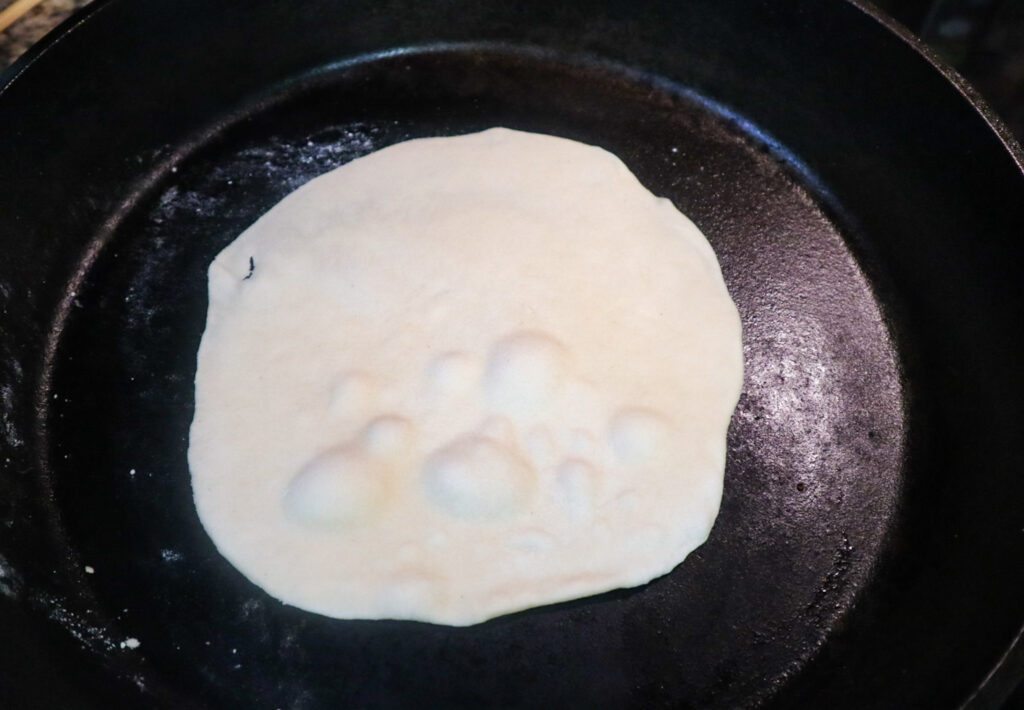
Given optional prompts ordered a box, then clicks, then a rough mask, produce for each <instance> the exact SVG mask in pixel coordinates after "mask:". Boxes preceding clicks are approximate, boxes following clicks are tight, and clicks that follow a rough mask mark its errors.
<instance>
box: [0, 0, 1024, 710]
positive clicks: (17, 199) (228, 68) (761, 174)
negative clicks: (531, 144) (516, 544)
mask: <svg viewBox="0 0 1024 710" xmlns="http://www.w3.org/2000/svg"><path fill="white" fill-rule="evenodd" d="M921 52H922V50H921V49H920V47H918V46H917V45H915V44H914V43H913V42H912V41H910V40H909V39H908V38H907V36H906V35H905V34H902V33H901V31H900V30H899V29H898V28H894V27H886V26H885V22H884V20H880V19H879V18H877V17H876V16H875V14H874V12H873V11H872V10H871V9H870V7H867V6H865V7H859V6H857V5H854V4H848V3H846V2H840V1H838V0H832V1H823V0H806V1H798V0H789V1H785V2H783V1H780V0H774V1H772V2H767V1H765V2H755V1H752V0H748V1H746V2H743V1H740V0H704V1H697V0H690V1H688V2H684V1H682V0H677V1H674V2H668V1H665V2H656V1H653V0H652V1H649V2H604V3H600V4H591V3H586V2H581V1H579V0H560V1H557V2H552V0H520V1H517V2H507V1H505V2H503V1H500V0H481V1H477V2H461V1H457V0H438V1H436V2H425V1H422V0H421V1H416V0H350V1H347V2H341V1H338V2H332V1H328V0H303V1H302V2H283V1H278V0H249V1H248V2H244V3H243V2H229V1H227V0H222V1H216V2H213V1H211V0H131V1H129V0H107V1H105V2H104V1H102V0H101V1H100V2H97V3H96V4H94V5H93V6H91V7H90V8H89V9H88V11H86V12H85V13H83V14H81V15H78V16H76V17H75V18H73V20H72V21H70V22H69V23H68V24H66V25H64V26H63V27H62V28H61V29H60V31H59V32H57V33H56V34H54V35H52V36H51V37H50V38H48V40H47V41H46V42H44V43H43V45H41V46H40V47H38V48H36V49H35V50H34V51H33V52H31V53H30V55H29V56H28V57H27V58H25V59H23V60H22V61H21V62H19V63H18V64H17V65H15V66H14V67H12V68H11V69H10V70H8V72H7V73H6V74H5V75H4V76H3V80H2V83H0V306H2V313H3V315H2V318H3V320H2V329H3V334H2V339H0V445H2V457H0V463H2V466H3V468H2V470H3V473H2V476H0V707H2V708H9V709H12V710H25V709H28V708H61V709H69V710H75V709H78V708H104V709H109V708H121V707H125V708H150V707H153V708H175V709H177V708H211V709H217V710H231V709H235V708H237V709H239V710H242V709H244V710H254V709H257V708H259V709H264V708H265V709H268V710H271V709H273V708H291V709H294V710H300V709H302V710H312V709H314V708H332V709H337V708H412V707H424V708H492V707H493V708H562V707H574V708H638V709H641V708H643V709H646V708H718V709H721V708H755V707H757V708H803V707H815V708H857V709H863V708H958V707H966V708H971V709H972V710H974V709H976V708H992V707H996V706H997V705H998V704H999V702H1000V701H1001V699H1002V698H1003V697H1005V695H1006V694H1007V693H1008V692H1009V689H1010V688H1011V687H1012V686H1013V684H1014V683H1015V682H1016V681H1017V680H1018V679H1019V678H1020V677H1021V675H1022V674H1024V650H1022V649H1021V648H1020V646H1021V643H1020V642H1018V638H1019V632H1020V629H1021V625H1022V623H1024V466H1022V443H1024V436H1022V433H1024V427H1022V424H1021V422H1022V421H1024V419H1022V416H1021V406H1022V403H1024V383H1022V378H1021V375H1020V372H1021V367H1022V364H1024V347H1022V338H1021V335H1020V326H1021V320H1022V313H1024V295H1022V287H1021V282H1022V281H1021V280H1022V277H1021V273H1022V272H1021V266H1022V263H1021V256H1022V254H1024V245H1022V240H1024V176H1022V172H1021V164H1020V153H1019V152H1017V153H1014V148H1013V147H1012V146H1010V145H1008V142H1009V141H1008V139H1007V138H1006V134H1005V133H1000V131H999V130H998V127H993V125H992V124H993V119H992V118H991V116H990V115H988V114H987V113H986V112H985V110H984V109H983V108H979V107H978V106H977V105H976V104H975V105H972V103H971V100H970V95H969V93H966V90H965V89H964V88H963V86H962V85H961V83H960V82H959V79H958V78H957V77H955V76H953V75H952V74H951V73H950V72H948V70H944V69H942V68H937V67H936V66H933V64H932V63H931V61H930V60H929V59H928V58H927V57H926V56H922V53H921ZM965 94H966V95H965ZM492 125H504V126H510V127H514V128H520V129H525V130H532V131H541V132H547V133H552V134H556V135H562V136H568V137H571V138H575V139H579V140H582V141H586V142H588V143H594V144H597V145H601V146H604V147H605V148H608V149H609V150H612V151H614V152H615V153H616V154H618V155H619V156H621V157H622V158H623V160H625V161H626V163H628V164H629V166H630V167H631V168H632V169H633V170H634V171H635V172H636V174H637V175H638V176H639V177H640V178H641V180H642V181H643V182H644V183H645V184H646V185H647V186H648V187H649V188H650V189H652V190H653V191H654V192H655V193H658V194H660V195H666V196H668V197H670V198H671V199H673V200H674V201H675V202H676V204H677V205H678V206H679V207H680V208H681V209H682V210H684V211H685V212H686V213H687V214H689V215H690V216H691V217H692V218H693V219H694V220H695V221H696V222H697V224H698V225H699V226H700V227H701V228H702V229H703V230H704V232H705V233H706V234H707V235H708V237H709V239H710V240H711V242H712V244H713V245H714V247H715V249H716V251H717V252H718V255H719V257H720V259H721V263H722V267H723V270H724V272H725V277H726V280H727V282H728V284H729V287H730V289H731V291H732V293H733V296H734V298H735V300H736V301H737V303H738V306H739V309H740V312H741V313H742V316H743V324H744V338H745V352H746V367H747V370H746V386H745V390H744V393H743V396H742V398H741V400H740V403H739V406H738V408H737V411H736V415H735V417H734V419H733V423H732V428H731V430H730V435H729V462H728V470H727V475H726V490H725V497H724V500H723V504H722V511H721V515H720V517H719V519H718V521H717V524H716V526H715V529H714V531H713V532H712V535H711V538H710V539H709V541H708V542H707V544H705V545H704V546H703V547H702V548H700V549H699V550H698V551H697V552H696V553H694V554H693V555H691V556H690V558H689V559H687V560H686V561H685V562H684V563H683V564H682V565H680V566H679V567H678V568H677V569H676V570H675V571H674V572H673V573H671V574H670V575H668V576H666V577H664V578H662V579H659V580H656V581H655V582H653V583H651V584H649V585H647V586H645V587H643V588H640V589H636V590H628V591H620V592H615V593H611V594H606V595H602V596H599V597H594V598H591V599H585V600H581V601H578V602H573V603H568V604H562V605H557V606H552V607H546V608H542V609H536V610H533V611H529V612H525V613H521V614H516V615H512V616H508V617H504V618H500V619H497V620H494V621H491V622H489V623H486V624H483V625H480V626H476V627H471V628H461V629H456V628H448V627H442V626H432V625H428V624H419V623H407V622H392V621H384V622H365V621H362V622H353V621H339V620H330V619H326V618H322V617H318V616H315V615H312V614H308V613H304V612H300V611H298V610H296V609H293V608H291V607H288V606H284V605H282V604H281V603H279V602H277V601H275V600H273V599H271V598H269V597H268V596H267V595H265V594H264V593H263V592H262V591H261V590H259V589H257V588H256V587H254V586H252V585H251V584H249V583H248V582H247V581H246V580H245V579H244V578H242V577H241V576H240V575H239V574H238V573H237V572H236V571H234V570H233V569H232V568H231V567H230V566H229V565H228V564H227V563H226V562H225V561H224V560H223V559H221V558H220V556H219V555H218V554H217V553H216V552H215V550H214V548H213V546H212V545H211V543H210V541H209V539H208V538H207V537H206V535H205V534H204V532H203V530H202V528H201V527H200V525H199V523H198V520H197V518H196V515H195V512H194V510H193V507H192V500H191V495H190V490H189V482H188V470H187V467H186V460H185V451H186V444H187V439H186V435H187V428H188V424H189V421H190V418H191V414H192V395H193V392H192V378H193V374H194V368H195V359H194V358H195V352H196V347H197V344H198V341H199V337H200V334H201V333H202V330H203V320H204V314H205V308H206V292H205V286H206V282H205V268H206V265H207V263H208V262H209V261H210V259H211V258H212V256H213V255H214V254H215V253H216V252H217V251H218V250H219V249H221V247H223V246H224V245H225V244H226V243H227V242H228V241H230V240H231V239H232V238H234V237H235V236H236V235H237V234H238V233H239V232H240V231H241V230H242V229H244V228H245V227H246V226H247V225H248V224H250V223H251V222H252V221H253V220H254V219H255V218H256V217H257V216H258V215H260V214H261V213H262V212H263V211H265V210H266V209H267V208H269V207H270V206H271V205H273V204H274V203H275V202H276V201H277V200H278V199H280V198H281V197H282V196H283V195H285V194H286V193H287V192H289V191H290V190H292V189H293V188H295V187H296V186H297V185H299V184H301V183H302V182H303V181H305V180H307V179H309V178H311V177H312V176H314V175H316V174H318V173H320V172H323V171H325V170H328V169H330V168H332V167H335V166H337V165H340V164H342V163H344V162H346V161H348V160H351V159H352V158H355V157H357V156H359V155H363V154H365V153H367V152H369V151H371V150H374V149H376V148H379V147H381V146H385V145H388V144H390V143H394V142H396V141H400V140H404V139H407V138H411V137H416V136H429V135H450V134H458V133H463V132H468V131H473V130H477V129H481V128H484V127H487V126H492ZM494 169H495V170H501V169H502V168H501V166H500V165H495V166H494ZM585 315H586V314H581V316H584V317H585ZM609 337H614V333H612V332H610V333H609ZM130 639H134V640H138V642H139V644H140V645H139V646H138V647H137V648H133V646H134V645H135V642H134V640H130Z"/></svg>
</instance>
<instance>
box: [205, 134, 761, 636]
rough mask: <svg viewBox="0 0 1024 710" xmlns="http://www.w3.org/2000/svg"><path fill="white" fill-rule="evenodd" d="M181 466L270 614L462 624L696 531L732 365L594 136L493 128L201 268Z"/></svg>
mask: <svg viewBox="0 0 1024 710" xmlns="http://www.w3.org/2000/svg"><path fill="white" fill-rule="evenodd" d="M209 296H210V303H209V312H208V314H207V322H206V330H205V332H204V333H203V337H202V342H201V344H200V347H199V355H198V370H197V372H196V407H195V419H194V420H193V422H192V428H191V432H190V440H189V450H188V460H189V466H190V468H191V472H192V487H193V491H194V495H195V503H196V508H197V509H198V512H199V517H200V519H201V520H202V523H203V525H204V526H205V528H206V530H207V532H208V533H209V535H210V537H211V538H212V540H213V542H214V544H215V545H216V546H217V548H218V549H219V550H220V552H221V553H222V554H223V555H224V556H225V557H226V558H227V559H228V560H229V561H230V562H231V563H232V564H233V565H234V566H235V567H237V568H238V569H239V570H240V571H241V572H242V573H243V574H244V575H245V576H246V577H248V578H249V579H250V580H252V581H253V582H254V583H255V584H257V585H259V586H260V587H262V588H263V589H264V590H266V591H267V592H268V593H269V594H271V595H273V596H274V597H277V598H278V599H280V600H281V601H284V602H287V603H288V604H292V605H295V606H297V607H301V608H302V609H307V610H310V611H314V612H318V613H320V614H325V615H328V616H333V617H340V618H348V619H354V618H360V619H380V618H393V619H417V620H422V621H428V622H435V623H441V624H453V625H465V624H473V623H476V622H480V621H483V620H486V619H489V618H491V617H494V616H498V615H501V614H505V613H508V612H512V611H517V610H521V609H524V608H528V607H534V606H539V605H542V604H549V603H552V602H558V601H563V600H567V599H573V598H577V597H582V596H587V595H592V594H596V593H599V592H603V591H607V590H610V589H614V588H617V587H631V586H634V585H639V584H643V583H645V582H647V581H649V580H651V579H653V578H655V577H658V576H660V575H663V574H665V573H666V572H669V571H670V570H671V569H672V568H673V567H675V566H676V565H677V564H679V563H680V562H681V561H682V560H683V559H684V558H685V557H686V556H687V555H688V554H689V553H690V552H691V551H692V550H693V549H694V548H696V547H697V546H698V545H700V544H701V543H702V542H704V540H705V539H706V538H707V536H708V533H709V531H710V530H711V526H712V524H713V523H714V520H715V516H716V515H717V513H718V507H719V501H720V499H721V495H722V479H723V470H724V465H725V438H726V428H727V427H728V424H729V420H730V417H731V414H732V411H733V408H734V407H735V405H736V401H737V398H738V396H739V392H740V387H741V384H742V379H743V371H742V352H741V342H740V321H739V318H738V316H737V312H736V308H735V306H734V305H733V302H732V300H731V299H730V297H729V294H728V292H727V291H726V287H725V284H724V282H723V280H722V275H721V272H720V270H719V266H718V262H717V261H716V259H715V255H714V253H713V252H712V250H711V247H710V246H709V245H708V242H707V240H706V239H705V238H704V237H703V235H702V234H701V233H700V231H698V229H697V228H696V227H695V226H694V225H693V223H692V222H690V220H689V219H687V218H686V217H685V216H684V215H682V214H681V213H680V212H679V211H678V210H677V209H676V208H675V207H674V206H673V205H672V204H671V203H670V202H669V201H668V200H666V199H661V198H657V197H655V196H654V195H652V194H651V193H650V192H648V191H647V190H646V189H645V188H644V187H643V186H642V185H641V184H640V183H639V182H638V181H637V179H636V178H635V177H634V176H633V175H632V174H631V173H630V172H629V170H628V169H627V168H626V167H625V166H624V165H623V163H622V162H621V161H620V160H619V159H618V158H616V157H615V156H614V155H612V154H611V153H608V152H606V151H604V150H602V149H600V148H596V147H593V146H589V145H584V144H582V143H578V142H575V141H571V140H566V139H562V138H555V137H552V136H547V135H538V134H532V133H523V132H519V131H512V130H507V129H502V128H495V129H491V130H487V131H484V132H482V133H476V134H472V135H465V136H459V137H455V138H427V139H420V140H411V141H408V142H405V143H400V144H398V145H394V146H391V147H389V148H385V149H383V150H380V151H377V152H375V153H372V154H370V155H368V156H366V157H363V158H359V159H358V160H355V161H353V162H351V163H349V164H347V165H344V166H342V167H340V168H338V169H336V170H333V171H331V172H329V173H327V174H325V175H322V176H320V177H318V178H316V179H315V180H312V181H310V182H309V183H307V184H306V185H304V186H303V187H301V188H299V189H298V190H296V191H295V192H293V193H291V194H290V195H288V196H287V197H286V198H285V199H283V200H282V201H281V202H280V203H278V204H277V205H276V206H275V207H274V208H273V209H271V210H270V211H269V212H267V213H266V214H265V215H263V217H261V218H260V219H259V220H258V221H257V222H256V223H255V224H254V225H252V226H251V227H250V228H249V229H247V230H246V231H245V232H244V233H243V234H242V235H241V236H239V237H238V238H237V239H236V240H235V241H234V242H232V243H231V244H230V245H229V246H228V247H227V248H225V249H224V250H223V251H222V252H221V253H220V254H219V255H218V256H217V258H216V259H215V260H214V261H213V263H212V265H211V266H210V269H209Z"/></svg>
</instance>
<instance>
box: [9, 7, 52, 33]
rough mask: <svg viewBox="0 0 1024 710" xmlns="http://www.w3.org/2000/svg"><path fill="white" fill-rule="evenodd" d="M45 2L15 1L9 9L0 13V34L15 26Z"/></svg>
mask: <svg viewBox="0 0 1024 710" xmlns="http://www.w3.org/2000/svg"><path fill="white" fill-rule="evenodd" d="M42 1H43V0H14V2H13V3H11V4H10V5H9V6H8V7H7V8H5V9H4V10H3V11H2V12H0V32H3V31H4V30H6V29H7V28H8V27H10V26H11V25H13V24H14V23H15V22H17V21H18V19H19V18H20V17H21V16H22V15H24V14H25V13H26V12H28V11H29V10H31V9H32V8H34V7H35V6H36V5H38V4H39V3H41V2H42Z"/></svg>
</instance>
